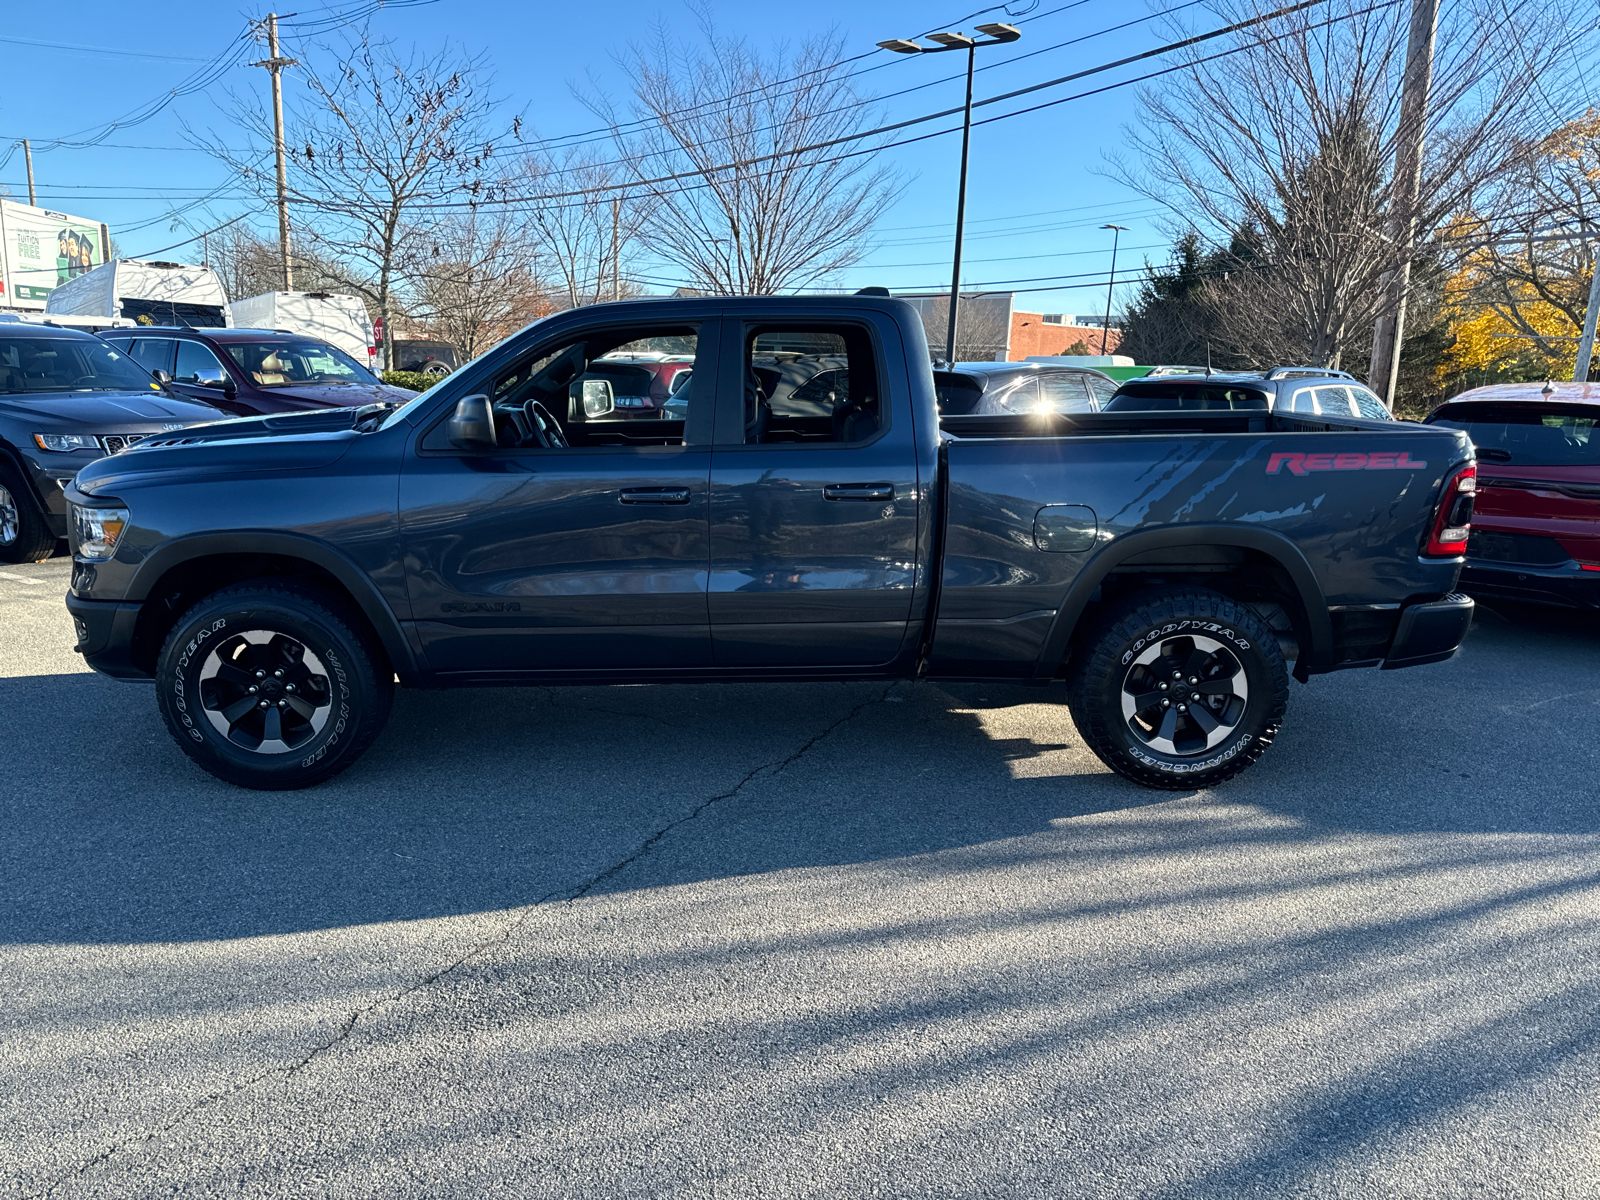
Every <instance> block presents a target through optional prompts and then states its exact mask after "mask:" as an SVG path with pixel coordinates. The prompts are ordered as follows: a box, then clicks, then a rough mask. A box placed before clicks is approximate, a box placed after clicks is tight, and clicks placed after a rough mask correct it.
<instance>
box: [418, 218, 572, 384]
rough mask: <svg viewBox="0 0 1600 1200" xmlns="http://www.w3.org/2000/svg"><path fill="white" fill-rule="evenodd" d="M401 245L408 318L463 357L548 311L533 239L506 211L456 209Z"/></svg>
mask: <svg viewBox="0 0 1600 1200" xmlns="http://www.w3.org/2000/svg"><path fill="white" fill-rule="evenodd" d="M407 244H408V247H409V251H410V253H409V256H408V259H407V261H406V264H405V275H406V278H407V281H408V283H409V284H410V290H411V292H412V294H413V296H414V297H415V300H414V303H413V306H412V309H411V311H410V313H409V314H408V315H409V318H410V322H411V324H413V325H417V326H420V327H421V330H422V332H424V333H426V334H427V335H428V336H430V337H437V338H439V339H441V340H443V341H447V342H449V343H450V344H451V345H452V346H454V347H455V348H456V350H457V351H459V352H460V354H461V355H462V361H463V362H464V361H466V360H467V359H471V358H476V357H477V356H478V355H480V354H482V353H483V352H484V351H485V350H487V349H489V348H490V347H492V346H494V345H495V344H496V343H497V342H499V341H501V340H502V339H504V338H506V337H507V336H509V335H510V334H512V333H514V332H515V331H516V330H518V329H520V328H521V327H522V326H523V325H526V324H527V323H528V322H529V321H531V320H533V319H534V318H535V317H537V316H539V315H540V314H542V313H545V312H548V311H549V310H550V307H551V305H550V303H549V299H548V288H547V287H546V286H545V285H544V284H543V283H542V282H541V280H540V279H539V273H538V259H537V254H536V251H535V248H534V244H533V239H532V237H531V236H530V235H529V232H528V230H527V229H526V228H525V226H524V225H523V223H522V221H521V220H520V218H519V216H518V215H517V214H515V213H513V212H511V211H510V210H508V209H507V208H504V207H494V208H492V209H482V208H473V209H469V210H467V211H466V212H463V213H457V214H455V215H452V216H450V217H447V218H445V219H443V220H441V221H438V222H436V223H435V224H434V225H433V227H432V229H431V230H430V231H429V233H428V236H427V237H425V238H411V239H409V240H408V243H407Z"/></svg>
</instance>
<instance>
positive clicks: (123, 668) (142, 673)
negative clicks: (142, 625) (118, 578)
mask: <svg viewBox="0 0 1600 1200" xmlns="http://www.w3.org/2000/svg"><path fill="white" fill-rule="evenodd" d="M141 607H142V606H141V605H139V604H125V603H123V602H121V601H118V600H82V599H79V598H78V597H77V596H74V595H73V594H72V593H70V592H68V593H67V611H68V612H69V613H71V614H72V624H73V627H74V628H75V629H76V630H77V632H78V644H77V645H76V646H74V647H73V649H74V650H76V651H77V652H78V653H79V654H81V655H83V658H84V661H85V662H87V663H88V664H89V665H90V666H91V667H93V668H94V669H95V670H96V671H99V672H100V673H101V674H103V675H109V676H111V677H112V678H113V679H149V678H151V675H150V672H149V671H146V670H143V669H141V668H139V667H136V666H134V664H133V657H132V655H133V631H134V626H135V625H136V624H137V623H138V620H139V610H140V608H141Z"/></svg>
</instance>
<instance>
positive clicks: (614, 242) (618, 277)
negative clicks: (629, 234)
mask: <svg viewBox="0 0 1600 1200" xmlns="http://www.w3.org/2000/svg"><path fill="white" fill-rule="evenodd" d="M621 222H622V198H621V197H620V196H613V197H612V199H611V298H612V299H613V300H621V299H622V259H620V258H619V257H618V256H617V255H618V251H619V249H620V238H618V236H617V234H618V232H619V230H618V226H619V225H620V224H621Z"/></svg>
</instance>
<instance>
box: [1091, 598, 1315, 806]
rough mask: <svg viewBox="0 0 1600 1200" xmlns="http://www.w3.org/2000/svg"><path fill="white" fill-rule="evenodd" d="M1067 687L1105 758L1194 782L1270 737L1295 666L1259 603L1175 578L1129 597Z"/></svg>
mask: <svg viewBox="0 0 1600 1200" xmlns="http://www.w3.org/2000/svg"><path fill="white" fill-rule="evenodd" d="M1067 688H1068V702H1069V703H1070V705H1071V708H1072V720H1073V723H1074V724H1075V725H1076V726H1077V727H1078V732H1079V733H1080V734H1081V735H1082V736H1083V740H1084V741H1085V742H1087V743H1088V745H1089V748H1090V749H1091V750H1093V751H1094V752H1095V754H1096V755H1097V756H1098V757H1099V758H1100V761H1101V762H1103V763H1105V764H1106V766H1108V767H1110V768H1111V769H1112V770H1113V771H1115V772H1117V774H1119V775H1123V776H1126V777H1127V778H1128V779H1131V780H1133V781H1134V782H1135V783H1141V784H1143V785H1144V786H1146V787H1155V788H1173V789H1183V790H1188V789H1191V788H1201V787H1208V786H1210V785H1212V784H1215V783H1221V782H1222V781H1223V780H1224V779H1228V778H1231V777H1232V776H1234V775H1237V774H1238V773H1239V772H1240V771H1242V770H1244V769H1245V768H1246V767H1247V766H1249V765H1250V764H1251V763H1253V762H1255V760H1256V759H1258V758H1260V757H1261V755H1262V754H1263V753H1264V752H1265V751H1266V748H1267V747H1268V746H1269V745H1271V744H1272V739H1273V738H1274V737H1276V736H1277V733H1278V728H1279V726H1280V725H1281V724H1282V723H1283V713H1284V709H1285V708H1286V707H1287V705H1288V700H1289V670H1288V665H1287V664H1286V663H1285V662H1284V658H1283V652H1282V651H1281V650H1280V649H1279V648H1278V641H1277V637H1276V636H1275V635H1274V634H1273V632H1272V630H1271V629H1270V628H1269V627H1268V626H1267V624H1266V622H1265V621H1263V620H1262V619H1261V618H1260V617H1259V616H1257V615H1256V614H1255V612H1253V611H1252V610H1250V609H1248V608H1246V607H1245V606H1244V605H1242V604H1240V603H1239V602H1238V601H1236V600H1233V599H1230V598H1229V597H1227V596H1224V595H1222V594H1220V593H1218V592H1211V591H1206V590H1204V589H1201V588H1174V589H1171V590H1166V591H1151V592H1143V593H1140V594H1138V595H1135V596H1133V597H1130V598H1129V599H1128V601H1127V602H1126V603H1125V604H1124V606H1123V607H1122V608H1120V609H1118V610H1117V611H1116V612H1115V613H1113V614H1112V615H1111V616H1110V617H1109V618H1108V619H1107V621H1106V622H1105V624H1103V625H1102V626H1101V627H1100V629H1099V630H1098V631H1097V632H1096V633H1095V634H1094V635H1093V636H1092V638H1091V639H1090V641H1089V642H1088V644H1087V645H1085V646H1082V647H1080V648H1079V650H1078V652H1077V653H1076V654H1075V655H1074V656H1073V660H1072V664H1071V667H1070V669H1069V671H1068V675H1067Z"/></svg>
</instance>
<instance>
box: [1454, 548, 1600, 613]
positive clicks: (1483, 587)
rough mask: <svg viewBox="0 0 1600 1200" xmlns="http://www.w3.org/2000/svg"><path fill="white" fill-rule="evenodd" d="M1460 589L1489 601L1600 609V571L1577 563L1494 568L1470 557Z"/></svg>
mask: <svg viewBox="0 0 1600 1200" xmlns="http://www.w3.org/2000/svg"><path fill="white" fill-rule="evenodd" d="M1460 587H1461V588H1462V590H1463V591H1467V592H1471V593H1472V594H1473V595H1474V596H1482V597H1484V598H1485V599H1494V600H1521V601H1524V602H1526V603H1530V604H1558V605H1561V606H1562V607H1564V608H1600V571H1586V570H1584V569H1583V568H1582V567H1580V566H1579V565H1578V564H1577V563H1574V562H1568V563H1562V564H1561V565H1560V566H1555V567H1535V566H1529V565H1528V564H1526V563H1505V564H1495V565H1494V566H1490V565H1488V564H1486V563H1484V562H1482V561H1481V560H1476V561H1475V560H1473V559H1470V558H1469V559H1468V560H1467V565H1466V566H1464V567H1462V568H1461V583H1460Z"/></svg>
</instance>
